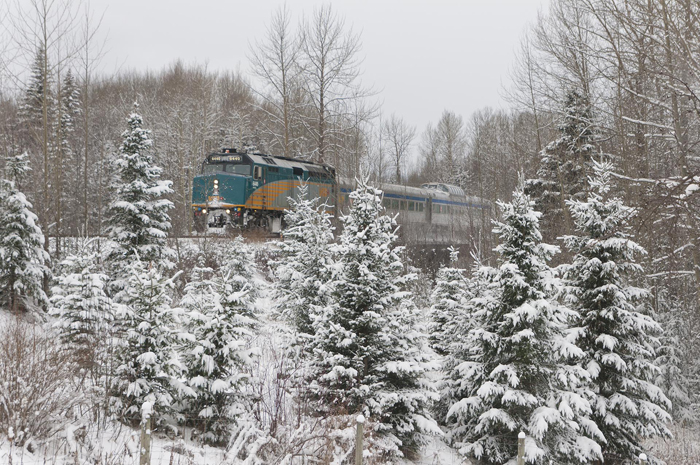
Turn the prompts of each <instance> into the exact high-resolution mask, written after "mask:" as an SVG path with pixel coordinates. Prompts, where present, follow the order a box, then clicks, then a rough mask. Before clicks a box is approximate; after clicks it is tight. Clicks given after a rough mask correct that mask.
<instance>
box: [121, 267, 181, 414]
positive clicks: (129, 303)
mask: <svg viewBox="0 0 700 465" xmlns="http://www.w3.org/2000/svg"><path fill="white" fill-rule="evenodd" d="M128 272H129V274H128V280H127V282H126V286H125V288H124V290H123V295H122V302H121V303H122V304H123V305H121V306H120V307H119V311H120V313H119V314H118V315H117V324H118V326H119V329H120V331H121V338H122V344H121V347H119V349H118V350H117V354H116V357H117V362H116V366H117V369H116V375H117V377H118V378H119V382H118V384H117V393H116V395H117V397H118V398H119V399H120V406H121V411H120V412H119V413H120V415H121V417H122V419H123V420H124V421H126V422H128V423H132V424H136V423H138V421H139V419H140V414H139V412H140V409H141V406H142V405H143V403H144V402H151V403H152V405H153V406H154V409H155V413H156V415H158V418H160V417H162V415H165V414H168V413H170V412H171V409H172V406H173V402H174V400H175V399H177V398H178V396H180V395H192V394H193V393H192V391H191V390H190V389H188V388H187V387H186V386H184V385H183V384H182V383H181V382H180V377H181V375H182V374H183V371H184V370H183V367H182V365H181V362H180V358H179V354H178V352H177V347H178V346H179V345H180V343H181V336H182V333H181V332H180V330H179V328H180V318H179V314H180V311H179V309H175V308H172V307H171V306H170V304H171V299H170V293H171V292H172V289H173V288H174V283H173V279H172V278H171V279H167V278H165V277H164V276H163V275H162V273H161V272H160V271H159V269H158V267H156V266H153V265H152V264H147V263H144V262H142V261H140V260H136V261H135V262H134V263H133V264H131V265H130V266H129V268H128Z"/></svg>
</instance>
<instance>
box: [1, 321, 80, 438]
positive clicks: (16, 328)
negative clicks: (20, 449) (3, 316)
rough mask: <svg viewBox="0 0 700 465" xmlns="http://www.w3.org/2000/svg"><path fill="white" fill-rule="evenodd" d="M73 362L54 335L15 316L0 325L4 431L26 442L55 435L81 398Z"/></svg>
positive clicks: (2, 420) (2, 421)
mask: <svg viewBox="0 0 700 465" xmlns="http://www.w3.org/2000/svg"><path fill="white" fill-rule="evenodd" d="M74 370H75V364H74V363H73V361H72V359H71V357H70V356H69V354H66V353H65V352H64V351H62V350H61V349H60V348H59V347H58V345H57V344H56V339H55V338H54V337H52V335H50V334H45V333H44V332H43V331H42V330H41V328H39V327H37V326H36V325H33V324H31V323H27V322H25V321H23V320H21V319H20V318H19V317H17V318H13V319H12V320H11V321H10V322H9V324H7V325H5V326H3V327H1V328H0V431H2V432H3V433H5V434H8V433H9V431H10V428H11V429H12V432H13V433H14V439H15V444H16V445H18V446H22V445H24V444H28V445H29V444H31V443H32V442H40V441H42V440H44V439H46V438H48V437H51V436H52V435H53V434H54V433H55V432H56V431H57V430H58V429H60V428H61V427H62V426H63V425H65V423H66V417H67V416H69V415H70V414H71V413H72V409H73V406H74V405H75V404H76V402H77V401H78V398H79V396H78V393H77V389H76V386H75V384H74V383H73V374H74Z"/></svg>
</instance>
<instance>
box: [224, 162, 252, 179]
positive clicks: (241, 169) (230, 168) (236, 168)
mask: <svg viewBox="0 0 700 465" xmlns="http://www.w3.org/2000/svg"><path fill="white" fill-rule="evenodd" d="M226 172H227V173H233V174H242V175H244V176H250V165H234V164H230V163H229V164H227V165H226Z"/></svg>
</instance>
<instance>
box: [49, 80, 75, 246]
mask: <svg viewBox="0 0 700 465" xmlns="http://www.w3.org/2000/svg"><path fill="white" fill-rule="evenodd" d="M80 113H81V110H80V89H79V88H78V85H77V83H76V82H75V78H74V77H73V73H72V72H71V71H70V70H68V72H67V73H66V75H65V77H64V79H63V82H62V83H61V87H60V92H59V101H58V112H57V124H56V128H55V133H56V134H55V140H56V142H55V146H56V147H55V153H54V156H53V161H52V165H53V169H54V180H53V182H52V184H53V185H52V188H53V196H54V199H53V202H52V203H53V205H54V207H53V208H54V211H53V215H54V221H55V223H56V226H55V228H56V235H57V236H58V237H57V239H56V241H57V242H56V247H57V251H58V252H59V253H60V246H61V237H62V236H63V235H65V234H66V233H67V231H66V230H65V229H66V226H71V225H75V224H76V221H75V219H76V218H77V215H78V210H79V209H77V208H71V207H75V205H76V203H75V200H77V198H78V197H76V196H77V195H78V193H79V191H78V187H79V186H78V184H79V183H76V182H71V181H72V180H76V179H80V176H79V171H78V170H79V166H80V165H81V163H80V162H79V158H76V156H75V153H74V150H73V148H74V146H75V144H76V142H77V141H76V138H75V125H76V119H77V118H78V117H79V116H80Z"/></svg>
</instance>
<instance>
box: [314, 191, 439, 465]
mask: <svg viewBox="0 0 700 465" xmlns="http://www.w3.org/2000/svg"><path fill="white" fill-rule="evenodd" d="M350 200H351V202H352V207H351V208H350V211H349V213H348V215H347V216H344V217H343V218H342V220H343V223H344V228H343V232H342V235H341V237H340V244H339V246H338V251H337V253H338V257H339V259H338V260H339V261H338V263H337V264H336V267H337V268H338V274H337V278H336V279H335V281H334V286H333V287H334V292H333V296H332V302H331V303H330V305H329V306H328V307H327V308H326V309H325V311H324V312H323V313H322V314H320V315H318V316H316V317H315V319H314V322H313V325H314V326H313V330H314V337H313V339H312V341H311V345H312V351H313V355H312V361H311V367H310V368H311V369H310V372H311V379H310V389H311V391H312V392H313V394H314V398H315V400H316V403H315V409H316V413H317V414H318V415H321V416H328V415H339V414H350V415H354V414H358V413H362V414H363V415H365V416H367V417H369V418H370V420H372V421H373V425H374V428H375V431H377V433H378V437H377V438H376V442H375V443H374V444H373V446H374V447H376V448H377V449H378V454H381V455H382V456H383V457H385V459H386V460H387V461H391V460H393V459H394V458H396V457H397V456H399V455H401V453H400V452H399V448H401V449H402V450H403V451H410V450H412V449H414V448H416V447H417V444H418V441H419V433H420V432H421V431H424V430H425V429H426V428H427V429H430V427H431V426H434V422H433V421H432V420H426V416H427V414H426V411H425V408H426V404H427V402H428V400H429V399H430V394H429V393H428V391H427V390H426V389H425V386H424V385H423V384H422V381H421V378H422V375H423V373H424V370H425V366H424V364H423V362H424V361H425V358H424V356H423V354H422V353H421V351H420V350H419V344H420V342H421V336H422V335H421V334H420V333H419V332H418V331H417V330H416V329H415V319H416V310H415V307H414V306H413V302H412V300H411V296H410V293H409V292H406V291H403V290H402V289H405V288H406V286H407V285H408V284H409V282H410V280H411V276H407V275H404V274H403V265H402V263H401V260H400V258H399V253H400V251H401V249H400V248H399V247H396V246H395V245H394V243H395V241H396V234H395V229H396V223H395V221H394V219H393V218H391V217H389V216H386V215H384V214H383V207H382V204H381V191H379V190H376V189H374V188H372V187H369V186H367V185H366V184H365V183H360V185H359V186H358V189H357V190H356V191H354V192H353V193H351V194H350Z"/></svg>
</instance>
